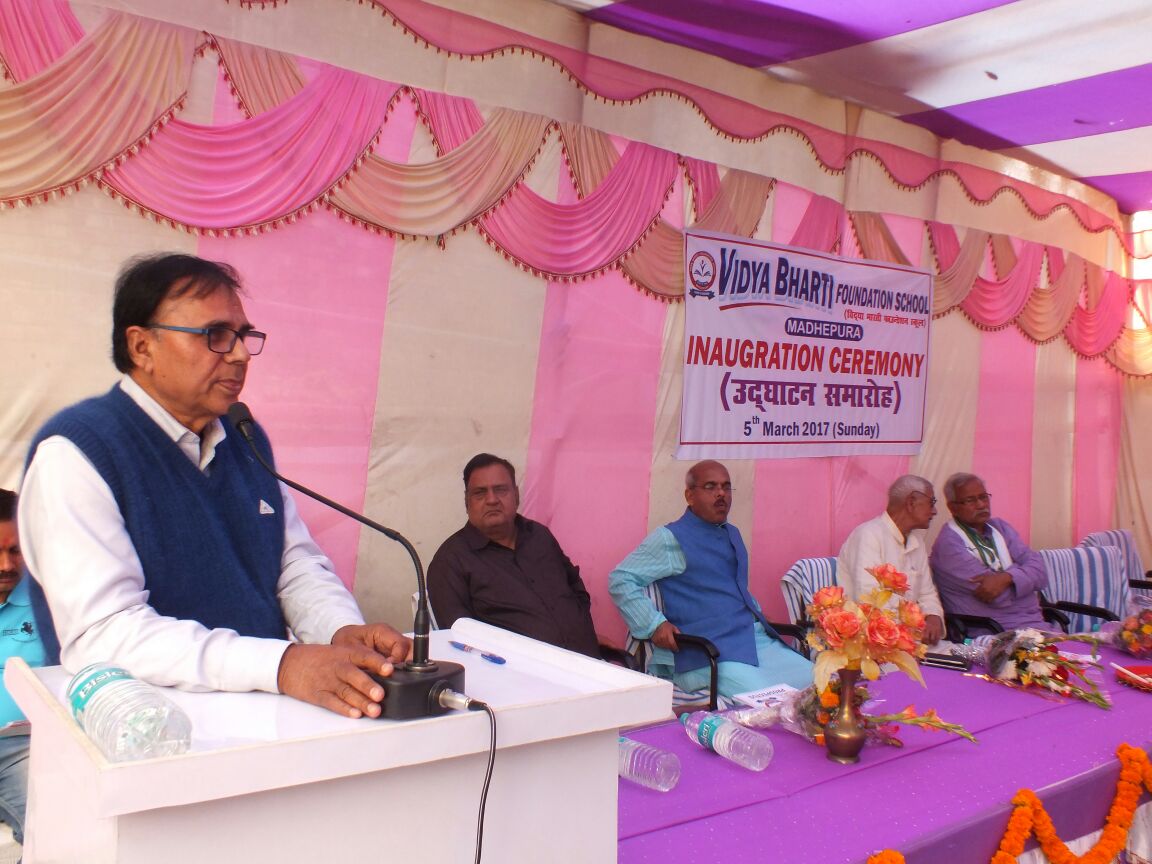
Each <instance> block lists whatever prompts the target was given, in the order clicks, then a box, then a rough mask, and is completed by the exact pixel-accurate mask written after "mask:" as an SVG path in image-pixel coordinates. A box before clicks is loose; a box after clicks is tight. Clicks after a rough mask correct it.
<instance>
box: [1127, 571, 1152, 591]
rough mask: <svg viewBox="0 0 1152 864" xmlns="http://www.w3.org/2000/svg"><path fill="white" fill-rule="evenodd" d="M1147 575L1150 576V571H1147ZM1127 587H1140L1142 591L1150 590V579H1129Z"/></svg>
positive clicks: (1151, 587)
mask: <svg viewBox="0 0 1152 864" xmlns="http://www.w3.org/2000/svg"><path fill="white" fill-rule="evenodd" d="M1148 575H1149V576H1152V573H1149V574H1148ZM1128 587H1129V588H1140V589H1143V590H1144V591H1152V579H1129V580H1128Z"/></svg>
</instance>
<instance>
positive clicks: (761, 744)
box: [680, 711, 772, 771]
mask: <svg viewBox="0 0 1152 864" xmlns="http://www.w3.org/2000/svg"><path fill="white" fill-rule="evenodd" d="M680 722H681V723H683V724H684V729H685V731H687V733H688V739H689V740H690V741H693V742H695V743H696V744H699V745H700V746H701V747H703V748H704V749H705V750H711V751H712V752H713V753H719V754H720V755H721V756H723V757H724V758H725V759H728V760H730V761H732V762H735V763H736V764H737V765H740V766H742V767H744V768H747V769H748V770H749V771H763V770H764V769H765V768H767V767H768V763H769V762H771V761H772V742H771V741H769V740H768V739H767V738H765V737H764V736H763V735H761V734H760V733H759V732H753V731H752V730H751V729H745V728H744V727H743V726H741V725H740V724H739V723H737V722H736V721H735V720H730V719H728V718H727V717H725V716H724V715H723V714H713V713H711V712H708V711H693V712H692V713H691V714H683V715H681V717H680Z"/></svg>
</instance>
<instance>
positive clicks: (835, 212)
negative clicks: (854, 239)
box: [788, 195, 844, 252]
mask: <svg viewBox="0 0 1152 864" xmlns="http://www.w3.org/2000/svg"><path fill="white" fill-rule="evenodd" d="M843 218H844V205H842V204H841V203H840V202H838V201H833V200H832V199H831V198H825V197H824V196H823V195H813V196H812V200H811V201H809V202H808V208H807V209H806V210H805V211H804V216H803V218H802V219H801V220H800V224H799V226H797V228H796V233H794V234H793V235H792V239H791V240H789V241H788V245H790V246H800V247H802V248H804V249H818V250H819V251H821V252H831V251H832V250H833V249H835V248H836V246H837V244H838V243H839V242H840V230H841V224H842V222H843Z"/></svg>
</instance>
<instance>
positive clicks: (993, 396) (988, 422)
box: [972, 330, 1036, 540]
mask: <svg viewBox="0 0 1152 864" xmlns="http://www.w3.org/2000/svg"><path fill="white" fill-rule="evenodd" d="M975 360H976V358H973V361H974V362H975ZM979 363H980V383H981V387H980V401H979V404H978V405H977V408H976V430H975V431H976V437H975V442H976V443H975V448H974V450H973V454H972V471H973V473H976V474H979V475H980V476H981V477H983V478H985V480H986V481H987V483H988V489H989V491H990V492H992V493H993V495H994V496H995V501H994V502H993V510H992V512H993V513H994V514H995V515H997V516H1000V517H1001V518H1004V519H1007V520H1008V521H1009V522H1010V523H1012V526H1013V527H1014V528H1017V529H1018V530H1019V531H1020V533H1021V535H1022V536H1024V539H1025V540H1027V539H1028V535H1029V534H1030V527H1029V526H1030V525H1031V521H1032V483H1031V478H1032V427H1033V423H1034V413H1035V401H1036V394H1035V381H1036V346H1035V345H1033V344H1032V343H1030V342H1029V341H1028V340H1026V339H1021V338H1019V337H1018V336H1017V335H1016V334H1015V333H1013V332H1012V331H1011V330H998V331H994V332H988V333H984V334H982V335H981V338H980V357H979ZM1005 369H1011V370H1012V374H1011V375H1006V374H1004V370H1005Z"/></svg>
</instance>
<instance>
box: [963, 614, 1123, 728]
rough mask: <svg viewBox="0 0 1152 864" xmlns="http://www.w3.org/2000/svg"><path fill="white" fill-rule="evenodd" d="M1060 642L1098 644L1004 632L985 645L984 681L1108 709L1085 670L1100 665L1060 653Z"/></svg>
mask: <svg viewBox="0 0 1152 864" xmlns="http://www.w3.org/2000/svg"><path fill="white" fill-rule="evenodd" d="M1060 642H1088V643H1090V644H1091V645H1093V646H1095V645H1097V644H1098V643H1099V640H1098V639H1097V638H1095V637H1093V636H1070V635H1066V634H1064V633H1042V632H1041V631H1039V630H1034V629H1031V628H1029V629H1025V630H1006V631H1004V632H1003V633H997V634H996V635H995V636H992V637H988V638H987V639H986V641H985V642H984V650H983V658H982V659H983V662H984V665H985V667H986V668H987V669H988V675H987V676H985V677H986V678H987V679H988V680H990V681H996V682H998V683H1000V684H1005V685H1007V686H1009V687H1019V688H1024V689H1035V690H1042V691H1046V692H1050V693H1056V694H1058V695H1060V696H1070V697H1072V698H1074V699H1083V700H1084V701H1085V702H1091V703H1092V704H1093V705H1096V706H1098V707H1100V708H1111V707H1112V705H1111V703H1109V701H1108V697H1107V696H1105V695H1104V694H1103V693H1101V692H1100V688H1099V687H1098V686H1097V685H1096V683H1095V682H1094V681H1092V680H1091V679H1090V678H1089V677H1088V670H1089V669H1091V668H1098V667H1099V664H1098V663H1096V662H1095V660H1094V659H1093V660H1080V659H1077V658H1076V656H1075V655H1069V654H1062V653H1060V651H1059V650H1058V649H1057V647H1056V645H1057V644H1058V643H1060ZM970 659H972V658H970ZM975 659H980V658H979V657H977V658H975Z"/></svg>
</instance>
